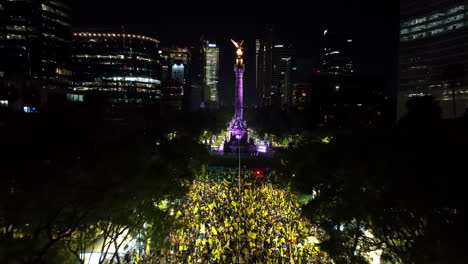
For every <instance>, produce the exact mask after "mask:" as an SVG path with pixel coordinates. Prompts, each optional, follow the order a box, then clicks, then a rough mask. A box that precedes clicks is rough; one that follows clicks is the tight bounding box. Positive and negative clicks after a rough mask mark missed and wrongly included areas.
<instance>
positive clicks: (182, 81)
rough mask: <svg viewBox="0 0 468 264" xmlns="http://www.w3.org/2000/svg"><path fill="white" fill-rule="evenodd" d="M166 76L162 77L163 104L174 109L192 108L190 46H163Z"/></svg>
mask: <svg viewBox="0 0 468 264" xmlns="http://www.w3.org/2000/svg"><path fill="white" fill-rule="evenodd" d="M162 60H163V65H162V67H163V71H164V77H163V78H162V81H163V82H162V104H163V105H164V106H169V107H170V108H172V109H173V110H182V108H184V109H186V110H188V109H190V101H191V100H190V99H191V90H192V89H191V79H190V69H189V68H190V64H191V62H190V60H191V54H190V51H189V49H188V48H182V47H167V48H162Z"/></svg>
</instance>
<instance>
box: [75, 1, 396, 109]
mask: <svg viewBox="0 0 468 264" xmlns="http://www.w3.org/2000/svg"><path fill="white" fill-rule="evenodd" d="M75 5H76V6H75V23H74V24H75V28H76V29H78V30H81V29H89V28H91V29H92V28H98V29H102V28H104V29H106V28H108V29H109V30H114V31H115V30H122V28H123V27H124V30H125V31H127V32H131V33H136V34H144V35H148V36H150V37H154V38H157V39H158V40H160V41H161V46H166V45H180V46H189V45H193V44H196V43H197V41H198V40H199V39H200V36H201V35H203V36H204V37H205V39H210V40H213V41H216V42H217V44H218V46H219V48H220V100H221V102H223V103H225V104H230V103H232V102H233V98H234V93H233V91H234V78H233V77H232V76H231V74H230V73H231V71H232V65H231V63H230V61H231V59H232V54H231V53H230V52H229V50H230V45H231V44H230V42H229V39H230V38H237V39H245V40H246V43H245V46H246V66H247V67H246V73H245V79H246V84H245V86H246V103H247V104H253V103H254V102H255V39H257V38H258V37H259V35H260V33H261V32H262V30H263V29H264V27H265V24H273V25H274V30H275V33H276V34H278V36H279V38H280V39H281V40H285V41H288V42H290V43H292V44H293V45H294V46H295V48H296V49H297V57H298V58H305V59H306V60H307V61H308V63H307V64H306V65H310V64H314V65H317V64H318V63H319V59H320V58H319V56H320V48H321V47H320V41H319V39H320V37H321V34H322V32H323V30H324V29H327V28H335V29H339V30H341V31H347V32H351V33H352V34H353V37H354V41H355V46H356V50H355V51H354V52H355V54H354V55H355V56H354V57H356V61H355V64H356V74H358V75H366V76H373V77H377V78H381V79H383V80H385V83H386V92H387V94H388V95H390V96H393V95H395V88H394V87H395V86H396V81H395V79H396V71H397V66H396V64H397V60H396V57H397V56H396V52H397V47H398V15H399V13H398V11H399V10H398V3H395V4H392V3H379V5H380V6H379V5H377V4H376V3H374V2H372V1H361V2H360V3H359V4H358V5H353V4H350V3H346V2H345V1H331V2H327V3H317V4H315V3H314V7H313V8H310V7H307V6H306V5H305V3H297V4H296V5H290V6H288V7H281V6H273V5H271V3H270V4H266V3H262V2H260V3H256V4H250V5H249V6H244V7H242V18H241V19H240V18H238V17H237V14H236V12H235V8H222V9H220V10H222V11H218V10H217V8H220V7H221V6H220V4H219V3H217V4H215V3H213V4H212V5H209V4H204V5H203V6H205V7H206V8H204V7H202V6H198V5H196V4H190V3H186V2H181V3H180V4H178V6H180V7H183V8H177V12H175V13H172V12H169V13H166V12H159V10H172V9H174V8H175V7H171V4H170V3H158V4H157V5H156V4H152V3H146V2H142V1H136V2H135V1H134V4H133V5H125V8H122V6H123V5H124V4H123V1H113V2H112V4H110V3H109V2H106V1H100V2H99V3H95V2H92V1H90V0H84V1H80V3H77V4H75ZM336 5H341V6H343V7H347V8H340V9H336ZM291 6H292V7H291ZM377 8H379V9H377ZM376 10H380V11H381V12H375V11H376ZM152 12H153V13H154V14H152ZM103 14H105V15H103ZM376 58H379V59H378V60H376ZM300 70H304V69H300ZM310 73H312V69H310Z"/></svg>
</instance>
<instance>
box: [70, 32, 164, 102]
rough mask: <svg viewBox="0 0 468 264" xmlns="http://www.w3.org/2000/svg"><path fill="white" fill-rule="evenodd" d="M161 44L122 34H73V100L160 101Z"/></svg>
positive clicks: (151, 39) (149, 39)
mask: <svg viewBox="0 0 468 264" xmlns="http://www.w3.org/2000/svg"><path fill="white" fill-rule="evenodd" d="M158 45H159V41H158V40H156V39H153V38H150V37H146V36H140V35H134V34H120V33H85V32H81V33H74V34H73V73H74V87H73V91H70V92H69V93H68V94H67V97H68V99H69V100H71V101H89V100H95V99H99V100H102V101H106V102H110V103H136V104H151V103H155V102H156V101H158V100H159V99H160V96H161V78H160V70H161V64H160V53H159V47H158Z"/></svg>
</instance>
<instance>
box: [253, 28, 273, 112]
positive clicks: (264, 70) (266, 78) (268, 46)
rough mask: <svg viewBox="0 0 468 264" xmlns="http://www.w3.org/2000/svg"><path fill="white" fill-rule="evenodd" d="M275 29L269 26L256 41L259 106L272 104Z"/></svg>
mask: <svg viewBox="0 0 468 264" xmlns="http://www.w3.org/2000/svg"><path fill="white" fill-rule="evenodd" d="M272 47H273V27H272V25H267V26H266V28H265V30H264V31H263V33H262V35H261V37H260V39H257V40H256V52H255V55H256V56H255V58H256V67H257V69H256V86H257V89H256V90H257V106H258V107H264V106H269V105H270V104H271V78H272V54H271V53H272Z"/></svg>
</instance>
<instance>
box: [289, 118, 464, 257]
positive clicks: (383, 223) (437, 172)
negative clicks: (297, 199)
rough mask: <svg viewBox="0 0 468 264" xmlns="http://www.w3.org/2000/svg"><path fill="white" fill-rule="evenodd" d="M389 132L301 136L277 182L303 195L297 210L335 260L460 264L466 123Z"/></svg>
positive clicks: (438, 124)
mask: <svg viewBox="0 0 468 264" xmlns="http://www.w3.org/2000/svg"><path fill="white" fill-rule="evenodd" d="M427 128H428V127H427V126H424V127H421V128H420V129H418V128H414V127H413V128H408V127H400V128H397V129H395V130H393V131H390V132H386V133H384V132H381V131H376V130H373V131H356V133H353V134H347V135H335V137H334V140H333V141H332V142H331V143H330V144H319V143H311V142H308V141H303V142H299V143H297V144H296V145H295V146H293V147H292V148H291V149H290V151H289V153H288V154H287V157H286V158H285V160H284V165H285V166H284V168H283V174H284V178H283V180H285V181H287V182H288V183H289V184H290V186H291V188H292V190H294V191H296V192H298V193H304V194H310V195H312V196H313V200H312V201H311V202H310V203H309V204H308V205H307V207H306V208H305V210H304V212H305V214H306V215H307V216H308V217H309V218H310V219H311V221H313V222H314V223H316V224H317V225H319V226H321V227H322V228H324V229H325V231H326V233H327V238H326V240H325V241H323V243H322V247H323V248H324V249H325V250H327V251H328V252H330V253H331V254H332V255H333V256H334V259H335V261H336V262H337V263H364V262H366V261H368V258H367V253H366V252H371V251H375V250H377V249H380V250H382V259H383V260H387V261H389V263H446V262H447V261H448V260H450V261H449V262H451V263H461V262H462V260H463V258H462V252H463V251H462V249H461V245H460V244H459V243H458V242H457V241H462V239H463V237H462V235H461V233H460V232H459V230H461V229H463V224H462V223H464V222H465V220H466V219H465V207H464V204H463V203H462V202H461V201H462V200H463V198H462V193H463V190H462V187H461V186H462V175H461V174H460V172H462V171H466V169H467V168H466V166H467V165H466V163H465V162H463V157H466V156H467V154H468V153H467V145H466V144H467V139H466V125H463V124H454V123H450V122H448V123H442V122H440V123H435V125H433V126H432V127H431V129H430V130H428V129H427Z"/></svg>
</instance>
